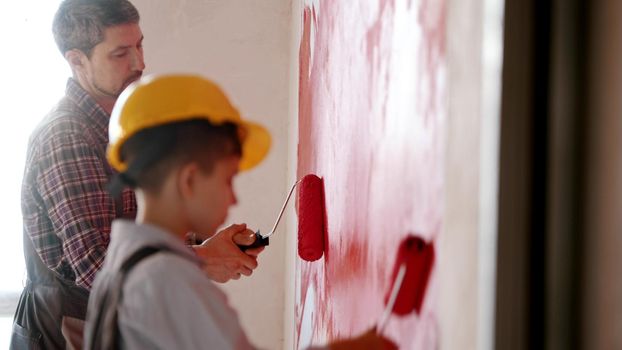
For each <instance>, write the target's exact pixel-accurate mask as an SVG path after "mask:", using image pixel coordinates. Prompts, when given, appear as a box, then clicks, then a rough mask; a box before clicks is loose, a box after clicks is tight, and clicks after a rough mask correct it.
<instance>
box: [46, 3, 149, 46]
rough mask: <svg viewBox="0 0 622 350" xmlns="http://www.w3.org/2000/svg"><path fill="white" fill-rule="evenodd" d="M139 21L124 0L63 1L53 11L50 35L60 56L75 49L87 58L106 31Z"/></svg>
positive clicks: (134, 8)
mask: <svg viewBox="0 0 622 350" xmlns="http://www.w3.org/2000/svg"><path fill="white" fill-rule="evenodd" d="M139 20H140V15H139V14H138V10H137V9H136V7H134V5H132V3H130V2H129V1H127V0H65V1H63V2H62V3H61V4H60V6H59V8H58V10H57V11H56V15H55V16H54V22H53V24H52V32H53V33H54V40H56V45H57V46H58V49H59V50H60V52H61V54H63V55H65V53H66V52H67V51H69V50H73V49H78V50H80V51H82V52H83V53H84V54H85V55H86V56H87V57H91V54H92V52H93V48H94V47H95V46H96V45H97V44H99V43H100V42H102V41H103V40H104V31H105V29H106V28H108V27H112V26H116V25H121V24H129V23H138V21H139Z"/></svg>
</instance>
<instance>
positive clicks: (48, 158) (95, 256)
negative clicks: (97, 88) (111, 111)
mask: <svg viewBox="0 0 622 350" xmlns="http://www.w3.org/2000/svg"><path fill="white" fill-rule="evenodd" d="M109 118H110V117H109V115H108V114H107V113H106V112H105V111H104V110H103V109H102V108H101V107H100V106H99V105H98V104H97V103H96V102H95V100H93V99H92V98H91V97H90V96H89V95H88V94H87V92H86V91H84V90H83V89H82V88H81V87H80V85H79V84H78V83H77V82H76V81H74V80H72V79H69V81H68V82H67V89H66V93H65V97H64V98H63V99H61V101H60V102H59V103H58V105H57V106H56V107H55V108H54V109H53V110H52V111H51V112H50V113H49V114H48V115H47V116H46V117H45V119H44V120H43V121H42V122H41V123H40V124H39V126H38V127H37V128H36V129H35V131H34V132H33V134H32V135H31V137H30V141H29V144H28V154H27V158H26V169H25V172H24V180H23V183H22V215H23V221H24V233H25V234H26V235H27V236H28V237H29V238H30V239H31V240H32V242H33V244H34V247H35V249H36V251H37V253H38V254H39V256H40V257H41V260H43V262H44V263H45V264H46V265H47V266H48V267H49V268H50V269H51V270H53V271H55V272H57V273H58V274H60V275H61V277H62V278H64V279H65V280H68V281H72V282H74V283H76V284H77V285H79V286H81V287H84V288H86V289H88V290H90V289H91V285H92V284H93V279H94V278H95V273H96V272H97V271H98V270H99V269H100V268H101V266H102V263H103V260H104V257H105V255H106V249H107V248H108V242H109V241H110V227H111V224H112V220H113V219H114V218H115V217H118V216H124V217H133V216H135V215H136V199H135V197H134V193H133V192H132V191H130V190H128V189H126V190H125V191H123V195H122V199H120V200H118V201H115V200H114V199H113V198H112V197H111V196H110V195H109V194H108V192H107V191H106V185H107V184H108V181H109V180H110V178H111V176H112V175H113V174H114V171H113V169H112V168H111V167H110V166H109V165H108V162H107V161H106V157H105V154H106V147H107V144H108V120H109Z"/></svg>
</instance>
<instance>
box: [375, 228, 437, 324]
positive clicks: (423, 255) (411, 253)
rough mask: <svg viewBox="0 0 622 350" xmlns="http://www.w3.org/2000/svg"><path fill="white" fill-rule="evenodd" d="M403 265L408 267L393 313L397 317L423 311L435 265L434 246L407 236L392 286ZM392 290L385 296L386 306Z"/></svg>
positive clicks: (402, 245) (392, 278) (403, 242)
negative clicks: (422, 307) (429, 280)
mask: <svg viewBox="0 0 622 350" xmlns="http://www.w3.org/2000/svg"><path fill="white" fill-rule="evenodd" d="M403 264H405V265H406V273H405V275H404V279H403V282H402V285H401V287H400V289H399V292H398V294H397V299H396V301H395V305H394V306H393V310H392V312H393V313H394V314H396V315H407V314H409V313H410V312H412V311H413V310H415V311H416V312H417V314H418V313H419V312H420V311H421V305H422V304H423V298H424V296H425V291H426V287H427V285H428V279H429V277H430V272H431V271H432V266H433V265H434V245H433V244H432V243H429V244H428V243H426V242H425V241H424V240H423V239H421V238H420V237H416V236H413V235H409V236H407V237H406V238H405V239H404V240H403V241H402V243H401V244H400V246H399V249H398V252H397V259H396V261H395V266H394V267H393V273H392V275H391V281H392V283H391V286H393V283H395V278H396V277H397V273H398V271H399V269H400V266H402V265H403ZM390 290H391V288H390V289H389V292H387V295H386V296H385V300H384V302H385V304H386V303H387V301H388V299H389V293H390Z"/></svg>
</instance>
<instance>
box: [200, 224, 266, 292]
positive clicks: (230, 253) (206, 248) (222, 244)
mask: <svg viewBox="0 0 622 350" xmlns="http://www.w3.org/2000/svg"><path fill="white" fill-rule="evenodd" d="M251 235H253V237H251ZM253 241H254V233H253V232H252V231H251V230H248V229H246V224H233V225H231V226H229V227H227V228H225V229H224V230H222V231H220V232H218V233H217V234H216V235H214V237H212V238H211V239H209V240H207V241H205V242H203V244H201V245H198V246H196V245H195V246H193V248H194V250H195V251H196V252H197V254H198V255H199V256H200V257H201V258H203V260H204V262H205V265H204V267H203V270H204V271H205V273H206V274H207V277H209V279H211V280H212V281H215V282H220V283H224V282H227V281H229V280H231V279H234V280H237V279H239V278H240V277H241V275H245V276H250V275H251V274H252V273H253V270H254V269H255V268H257V256H258V255H259V253H261V251H262V250H263V247H260V248H255V249H248V250H247V251H246V253H244V252H242V251H241V250H240V248H239V247H238V246H237V245H236V243H238V244H252V243H253ZM246 242H248V243H246Z"/></svg>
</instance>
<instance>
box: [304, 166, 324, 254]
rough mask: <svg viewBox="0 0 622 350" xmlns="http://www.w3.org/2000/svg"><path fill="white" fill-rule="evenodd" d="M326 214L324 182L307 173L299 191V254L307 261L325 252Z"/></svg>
mask: <svg viewBox="0 0 622 350" xmlns="http://www.w3.org/2000/svg"><path fill="white" fill-rule="evenodd" d="M324 215H325V209H324V182H323V181H322V179H320V178H319V177H317V176H316V175H313V174H310V175H307V176H305V177H303V178H302V182H301V183H300V189H299V192H298V255H299V256H300V257H301V258H302V259H304V260H306V261H315V260H317V259H319V258H321V257H322V254H323V253H324V235H325V229H326V228H325V225H324V222H325V219H324Z"/></svg>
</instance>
